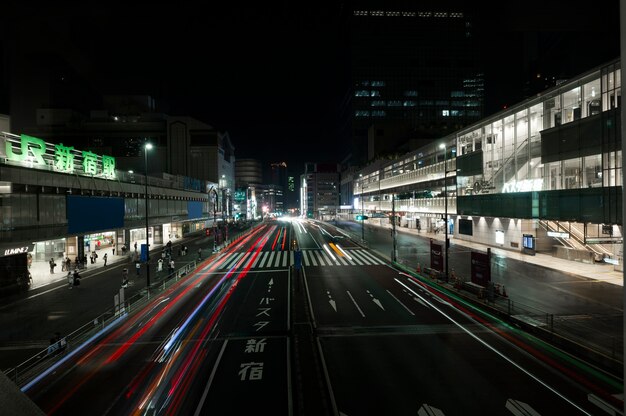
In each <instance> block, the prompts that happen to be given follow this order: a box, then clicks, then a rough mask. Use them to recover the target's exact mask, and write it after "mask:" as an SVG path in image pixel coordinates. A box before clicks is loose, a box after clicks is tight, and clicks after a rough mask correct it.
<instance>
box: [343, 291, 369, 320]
mask: <svg viewBox="0 0 626 416" xmlns="http://www.w3.org/2000/svg"><path fill="white" fill-rule="evenodd" d="M346 293H347V294H348V296H350V299H352V303H354V306H356V308H357V309H358V310H359V312H360V313H361V316H362V317H363V318H365V314H364V313H363V311H362V310H361V308H360V307H359V305H358V304H357V303H356V300H354V298H353V297H352V294H351V293H350V291H349V290H346Z"/></svg>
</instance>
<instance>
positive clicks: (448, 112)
mask: <svg viewBox="0 0 626 416" xmlns="http://www.w3.org/2000/svg"><path fill="white" fill-rule="evenodd" d="M355 3H356V4H353V6H351V10H350V13H351V15H350V44H351V54H352V56H351V61H352V86H353V92H352V94H353V97H352V103H353V106H352V107H353V108H352V137H353V162H354V163H364V162H366V161H367V160H372V159H374V158H375V157H376V156H377V155H378V153H379V151H378V150H377V149H376V146H375V144H376V142H377V141H376V140H369V141H368V129H369V128H370V127H371V126H372V125H374V124H388V123H393V124H395V125H404V126H405V130H406V131H407V132H408V133H407V134H406V137H403V138H402V140H423V139H435V138H439V137H443V136H445V135H446V134H450V133H451V132H453V131H455V130H458V129H460V128H461V127H463V126H465V125H468V124H470V123H474V122H476V121H478V120H480V119H481V118H482V117H483V116H484V94H483V78H484V75H483V70H482V67H481V60H480V54H479V51H478V48H477V41H475V39H474V34H473V30H474V28H473V21H472V18H471V17H472V16H471V14H469V13H468V12H467V10H464V8H462V7H457V6H452V5H450V4H448V3H446V2H398V1H395V2H380V1H379V2H355ZM379 130H380V129H379ZM389 140H395V139H394V138H388V137H386V138H385V142H387V141H389ZM379 142H380V141H379Z"/></svg>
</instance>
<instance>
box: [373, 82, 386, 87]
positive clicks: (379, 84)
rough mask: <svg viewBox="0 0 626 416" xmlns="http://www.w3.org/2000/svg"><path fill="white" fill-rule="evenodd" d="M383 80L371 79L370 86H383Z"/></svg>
mask: <svg viewBox="0 0 626 416" xmlns="http://www.w3.org/2000/svg"><path fill="white" fill-rule="evenodd" d="M384 86H385V81H372V87H384Z"/></svg>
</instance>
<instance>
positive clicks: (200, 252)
mask: <svg viewBox="0 0 626 416" xmlns="http://www.w3.org/2000/svg"><path fill="white" fill-rule="evenodd" d="M200 260H202V249H201V248H198V261H200Z"/></svg>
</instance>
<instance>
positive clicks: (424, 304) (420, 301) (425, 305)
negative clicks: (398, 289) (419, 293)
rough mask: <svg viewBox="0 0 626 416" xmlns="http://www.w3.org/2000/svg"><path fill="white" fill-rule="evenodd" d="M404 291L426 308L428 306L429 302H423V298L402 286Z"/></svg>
mask: <svg viewBox="0 0 626 416" xmlns="http://www.w3.org/2000/svg"><path fill="white" fill-rule="evenodd" d="M402 291H403V292H404V293H406V294H407V295H409V296H410V297H411V299H413V300H414V301H415V302H417V303H419V304H420V305H422V306H423V307H425V308H428V304H427V303H426V302H422V300H421V299H420V298H416V297H415V296H413V294H411V293H409V291H408V290H406V289H404V288H402Z"/></svg>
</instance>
